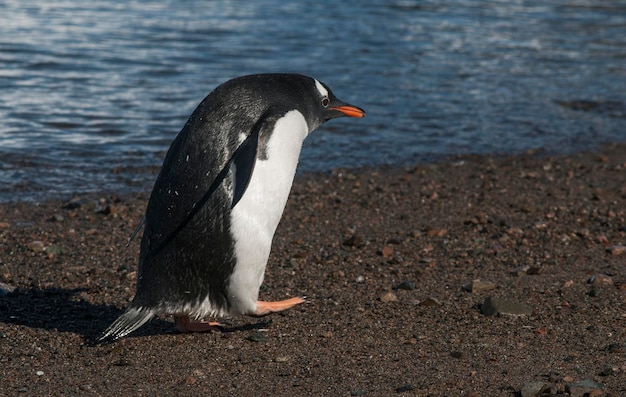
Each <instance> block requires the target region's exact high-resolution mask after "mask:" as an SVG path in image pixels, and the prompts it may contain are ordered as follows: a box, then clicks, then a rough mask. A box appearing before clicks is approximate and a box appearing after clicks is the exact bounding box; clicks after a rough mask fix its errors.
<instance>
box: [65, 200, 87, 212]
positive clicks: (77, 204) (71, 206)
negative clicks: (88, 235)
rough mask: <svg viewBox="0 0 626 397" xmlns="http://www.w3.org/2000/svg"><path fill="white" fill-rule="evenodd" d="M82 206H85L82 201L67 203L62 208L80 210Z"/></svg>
mask: <svg viewBox="0 0 626 397" xmlns="http://www.w3.org/2000/svg"><path fill="white" fill-rule="evenodd" d="M82 205H83V204H82V203H81V202H80V201H78V200H72V201H69V202H67V203H65V204H64V205H63V207H62V208H63V209H66V210H75V209H77V208H80V207H81V206H82Z"/></svg>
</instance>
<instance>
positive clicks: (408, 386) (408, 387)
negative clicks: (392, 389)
mask: <svg viewBox="0 0 626 397" xmlns="http://www.w3.org/2000/svg"><path fill="white" fill-rule="evenodd" d="M413 389H414V387H413V385H412V384H410V383H407V384H405V385H402V386H398V387H396V393H404V392H407V391H411V390H413Z"/></svg>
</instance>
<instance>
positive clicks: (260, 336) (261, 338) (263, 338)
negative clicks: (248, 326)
mask: <svg viewBox="0 0 626 397" xmlns="http://www.w3.org/2000/svg"><path fill="white" fill-rule="evenodd" d="M246 339H248V340H249V341H252V342H267V341H268V340H269V339H268V337H267V335H265V334H264V333H263V332H255V333H253V334H250V335H248V337H247V338H246Z"/></svg>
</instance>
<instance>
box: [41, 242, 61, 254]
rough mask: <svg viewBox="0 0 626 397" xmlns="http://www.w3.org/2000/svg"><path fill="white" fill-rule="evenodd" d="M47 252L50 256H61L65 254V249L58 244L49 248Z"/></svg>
mask: <svg viewBox="0 0 626 397" xmlns="http://www.w3.org/2000/svg"><path fill="white" fill-rule="evenodd" d="M45 251H46V253H47V254H48V255H61V254H62V253H63V248H61V247H59V246H58V245H56V244H52V245H49V246H47V247H46V249H45Z"/></svg>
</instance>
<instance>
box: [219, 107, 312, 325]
mask: <svg viewBox="0 0 626 397" xmlns="http://www.w3.org/2000/svg"><path fill="white" fill-rule="evenodd" d="M308 134H309V128H308V125H307V122H306V120H305V118H304V116H303V115H302V114H301V113H300V112H298V111H297V110H292V111H290V112H288V113H287V114H286V115H285V116H284V117H282V118H281V119H279V120H278V121H277V122H276V124H275V127H274V131H273V132H272V134H271V136H270V139H269V142H268V144H267V159H266V160H260V159H257V161H256V164H255V167H254V172H253V173H252V177H251V179H250V183H249V184H248V188H247V189H246V192H245V193H244V195H243V197H242V198H241V200H240V201H239V203H238V204H237V205H236V206H235V207H234V208H233V210H232V212H231V233H232V236H233V238H234V241H235V256H236V259H237V262H236V263H237V264H236V266H235V269H234V272H233V274H232V275H231V276H230V279H229V285H228V294H229V300H230V302H231V304H232V307H231V313H232V314H236V313H252V312H254V311H255V310H256V302H257V300H258V297H259V288H260V287H261V284H262V283H263V277H264V275H265V266H266V264H267V259H268V257H269V254H270V249H271V246H272V239H273V237H274V232H275V231H276V227H277V226H278V223H279V221H280V218H281V216H282V214H283V210H284V209H285V204H286V203H287V198H288V196H289V191H290V190H291V184H292V183H293V177H294V175H295V172H296V167H297V165H298V158H299V157H300V149H301V148H302V142H303V141H304V139H305V138H306V136H307V135H308Z"/></svg>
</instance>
